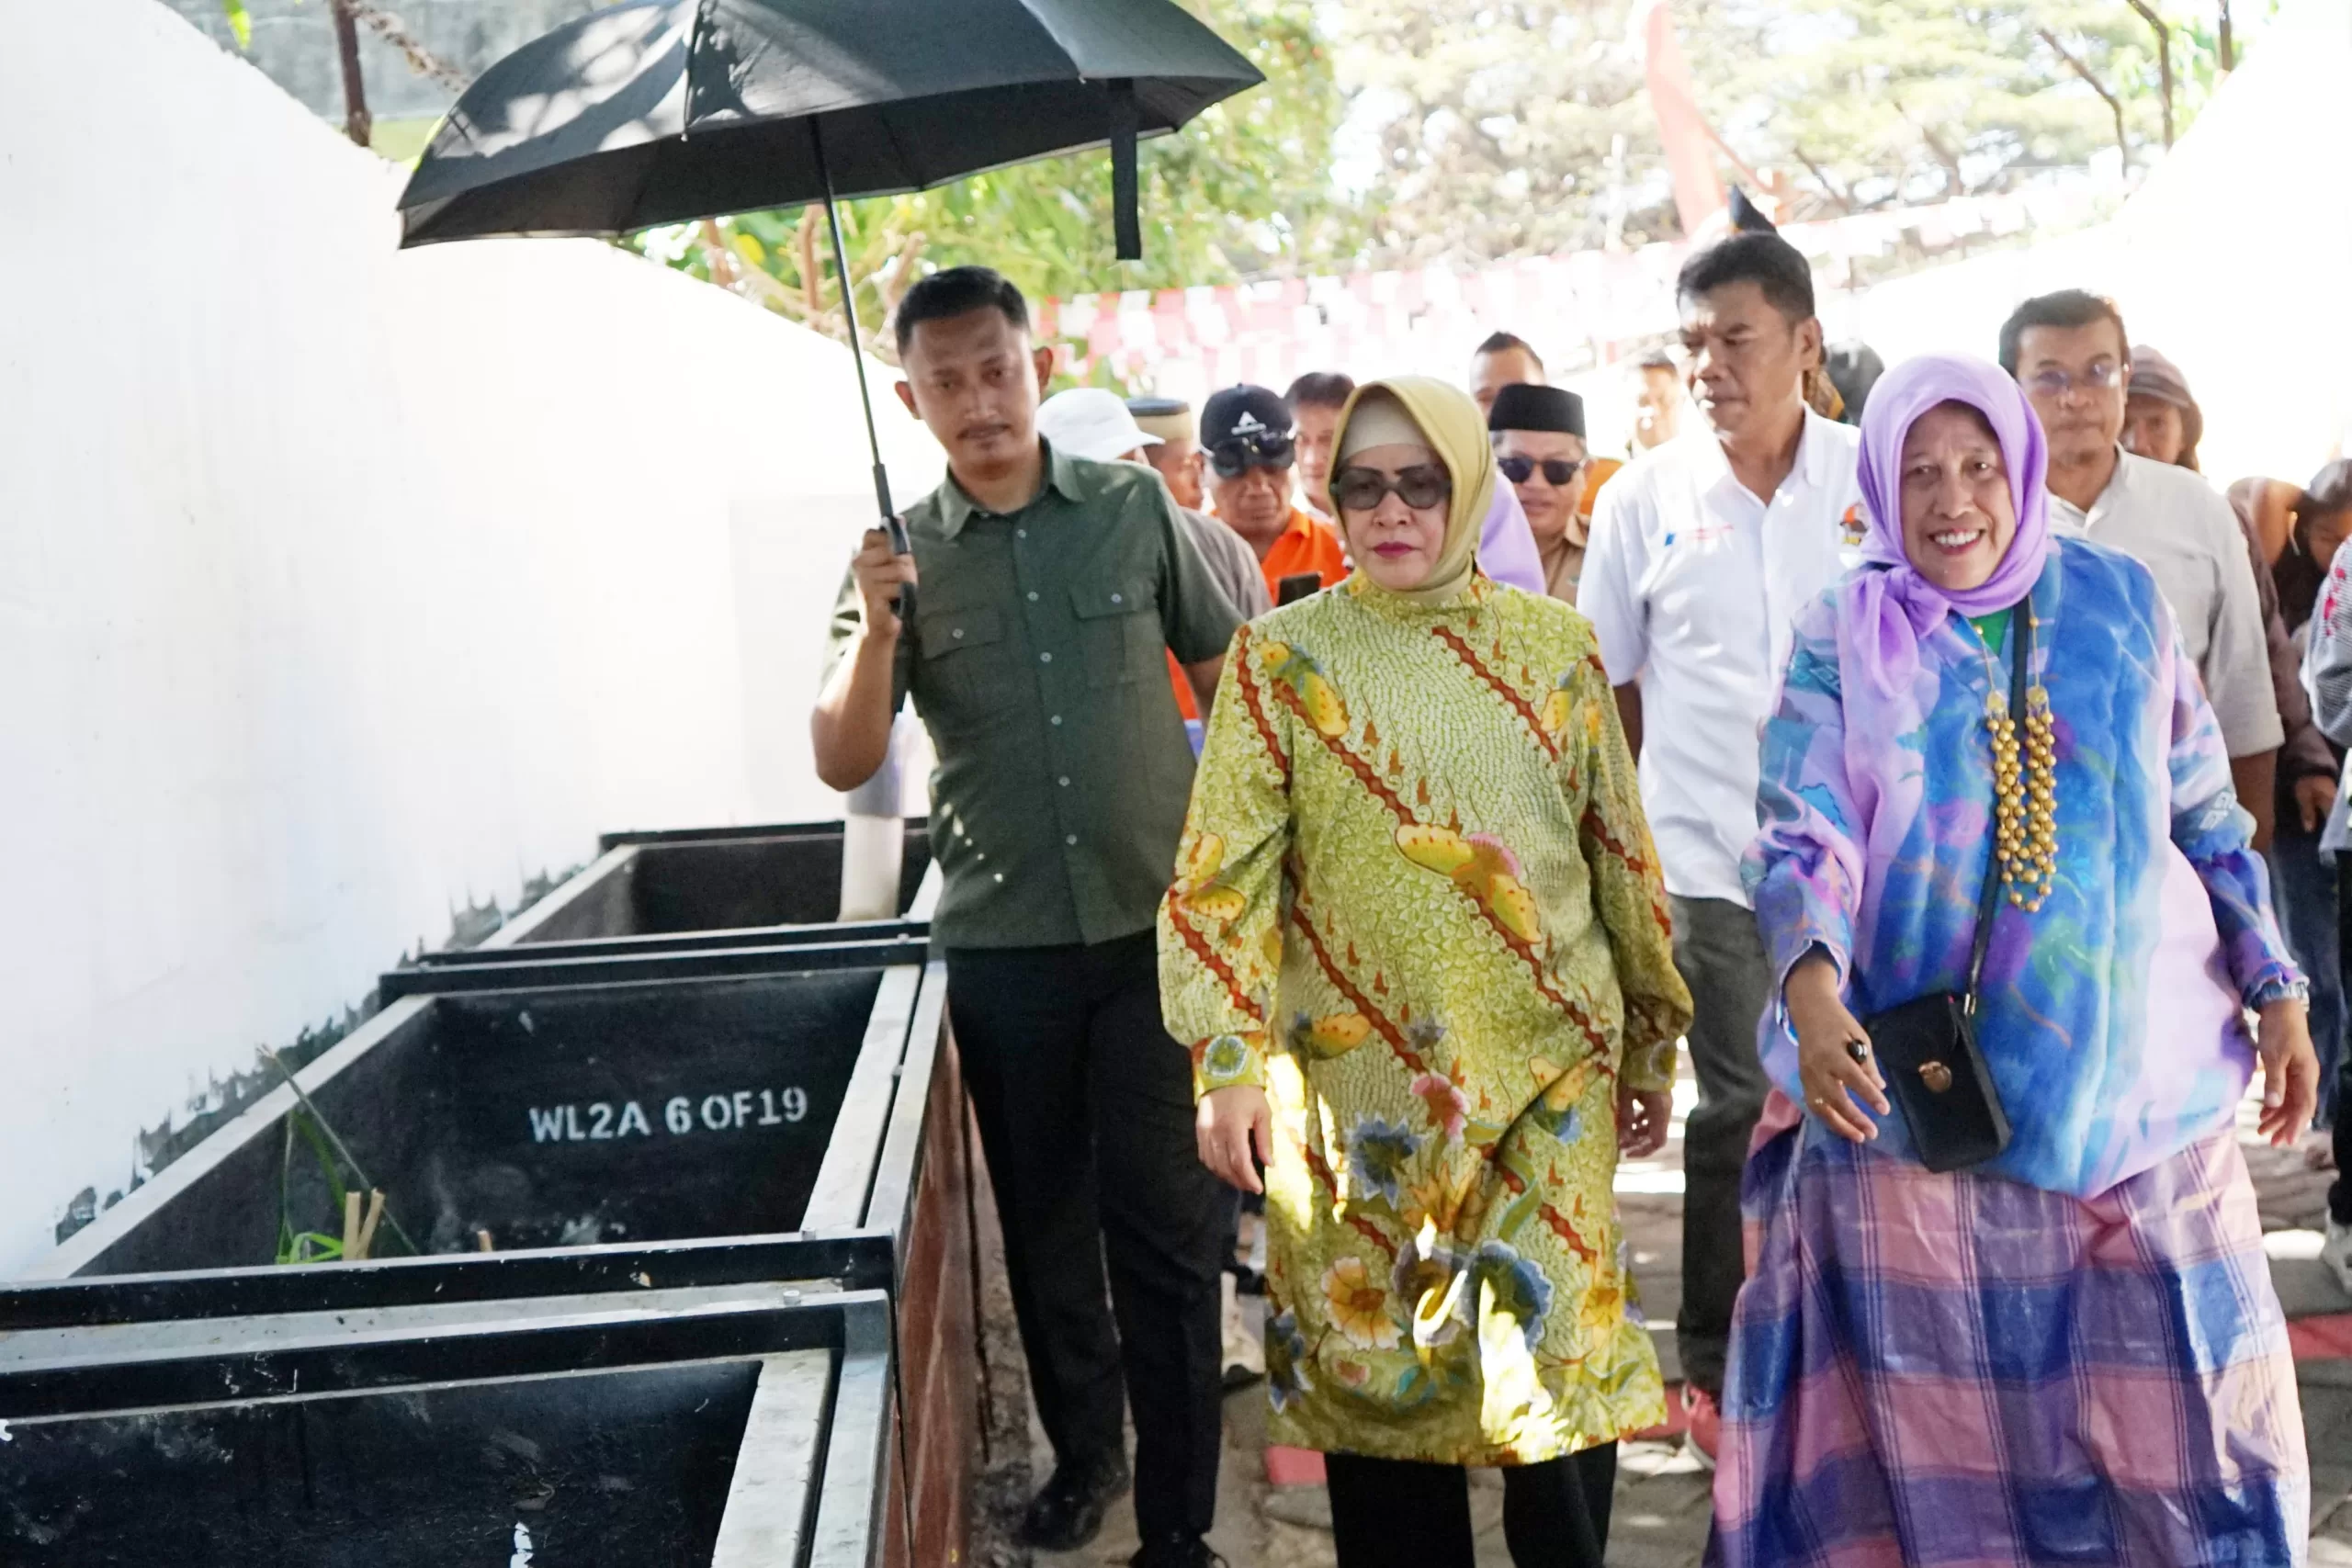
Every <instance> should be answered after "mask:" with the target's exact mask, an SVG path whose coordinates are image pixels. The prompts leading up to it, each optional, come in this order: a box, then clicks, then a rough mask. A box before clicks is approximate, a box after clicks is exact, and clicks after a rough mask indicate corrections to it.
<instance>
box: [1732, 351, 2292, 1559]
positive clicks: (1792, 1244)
mask: <svg viewBox="0 0 2352 1568" xmlns="http://www.w3.org/2000/svg"><path fill="white" fill-rule="evenodd" d="M2043 467H2044V452H2043V446H2042V436H2041V426H2040V424H2039V423H2037V422H2036V421H2035V419H2034V415H2033V413H2032V411H2031V410H2030V407H2029V406H2028V405H2027V403H2026V401H2025V399H2024V397H2023V395H2022V394H2021V393H2020V391H2019V390H2018V387H2017V386H2016V384H2015V383H2014V382H2012V381H2011V380H2010V378H2008V377H2007V376H2006V375H2003V374H2002V373H2001V372H2000V371H1999V370H1997V369H1996V368H1995V367H1992V366H1990V365H1985V364H1982V363H1980V362H1978V361H1975V360H1971V359H1962V358H1946V357H1937V358H1926V359H1916V360H1913V361H1911V362H1910V363H1908V364H1906V365H1903V366H1900V367H1897V368H1895V369H1894V370H1893V371H1892V372H1890V373H1889V374H1888V375H1887V377H1886V378H1885V379H1883V381H1881V382H1880V383H1879V385H1878V387H1877V389H1876V390H1875V391H1874V392H1873V394H1872V395H1871V400H1870V406H1869V409H1868V412H1866V413H1865V415H1864V416H1863V420H1862V450H1861V485H1862V494H1863V497H1864V500H1865V503H1866V505H1867V507H1868V509H1869V512H1870V515H1871V534H1870V541H1869V547H1868V551H1867V558H1868V563H1869V564H1867V565H1865V566H1863V567H1861V568H1860V569H1859V570H1856V571H1854V572H1853V573H1851V574H1850V575H1849V576H1848V577H1847V578H1846V579H1845V580H1844V581H1841V582H1839V583H1838V585H1837V586H1836V587H1835V588H1833V589H1832V590H1831V591H1830V592H1828V593H1826V594H1825V595H1824V596H1823V597H1822V598H1821V599H1820V600H1819V601H1818V602H1816V603H1815V604H1814V605H1812V606H1811V607H1810V608H1809V609H1808V610H1807V611H1806V612H1804V615H1801V616H1800V617H1799V620H1798V624H1797V629H1796V639H1795V643H1794V647H1793V649H1792V655H1791V659H1790V662H1789V667H1788V670H1787V673H1786V675H1785V677H1784V679H1783V683H1782V687H1781V705H1780V708H1779V712H1778V713H1777V715H1776V716H1774V717H1773V718H1772V719H1771V720H1770V722H1769V723H1768V724H1767V725H1766V727H1765V731H1764V736H1763V755H1762V762H1763V769H1762V772H1763V784H1762V789H1761V791H1760V793H1759V796H1758V807H1757V809H1758V818H1759V820H1760V821H1761V824H1762V830H1761V832H1760V834H1759V836H1758V840H1757V841H1756V843H1755V844H1754V846H1753V847H1752V848H1751V849H1750V850H1749V851H1748V854H1747V865H1746V876H1747V886H1748V888H1749V891H1750V893H1751V895H1752V896H1753V899H1754V903H1755V908H1756V918H1757V923H1758V926H1759V927H1760V928H1761V929H1762V932H1763V937H1764V943H1765V947H1766V950H1767V951H1768V952H1769V953H1770V954H1771V958H1772V963H1773V964H1774V966H1775V972H1776V973H1777V975H1778V976H1779V977H1780V980H1781V993H1780V994H1781V1006H1780V1007H1778V1008H1775V1009H1774V1010H1772V1011H1771V1013H1770V1014H1769V1015H1768V1016H1767V1017H1766V1019H1765V1020H1764V1021H1763V1026H1762V1030H1761V1037H1760V1040H1759V1048H1760V1052H1761V1055H1762V1058H1763V1063H1764V1066H1765V1068H1766V1071H1767V1072H1768V1074H1769V1075H1770V1077H1771V1079H1772V1081H1773V1083H1774V1086H1775V1091H1774V1094H1773V1096H1772V1100H1771V1103H1770V1106H1769V1107H1768V1109H1767V1111H1766V1112H1765V1117H1764V1122H1763V1124H1762V1125H1761V1126H1760V1127H1759V1128H1758V1132H1757V1141H1756V1144H1755V1146H1754V1150H1753V1152H1752V1154H1751V1156H1750V1159H1749V1163H1748V1168H1747V1177H1746V1181H1745V1192H1744V1201H1745V1203H1746V1207H1747V1235H1748V1247H1749V1259H1748V1263H1749V1278H1748V1281H1747V1286H1746V1288H1745V1289H1744V1290H1743V1291H1742V1292H1741V1293H1740V1297H1739V1304H1738V1308H1737V1311H1736V1315H1735V1319H1734V1324H1733V1330H1732V1334H1733V1337H1732V1347H1731V1359H1730V1366H1729V1369H1728V1371H1727V1375H1726V1381H1725V1384H1724V1400H1723V1415H1724V1427H1723V1443H1722V1448H1721V1451H1720V1453H1719V1456H1718V1462H1719V1465H1720V1469H1719V1472H1718V1474H1717V1477H1716V1483H1715V1526H1716V1536H1715V1541H1714V1544H1713V1549H1712V1560H1713V1561H1715V1562H1723V1563H1729V1564H1737V1565H1740V1568H1748V1565H1757V1568H1761V1565H1763V1564H1773V1565H1776V1568H1786V1565H1789V1564H1812V1565H1819V1568H1829V1565H1831V1564H1836V1565H1838V1568H1864V1565H1876V1564H1882V1563H1883V1564H1887V1565H1888V1568H1894V1564H1898V1563H1902V1564H1919V1563H1954V1564H1957V1563H1962V1562H1965V1563H1969V1564H1985V1563H2003V1564H2042V1563H2052V1564H2054V1563H2062V1562H2063V1563H2080V1562H2099V1563H2107V1564H2123V1565H2129V1568H2142V1565H2145V1568H2156V1565H2159V1564H2161V1565H2164V1568H2174V1565H2177V1564H2182V1563H2197V1562H2232V1563H2282V1564H2284V1563H2298V1562H2301V1561H2302V1560H2303V1553H2304V1542H2305V1539H2306V1536H2307V1534H2308V1529H2309V1526H2308V1514H2309V1511H2310V1496H2309V1494H2310V1473H2309V1469H2308V1465H2307V1462H2306V1460H2305V1456H2304V1450H2303V1433H2302V1422H2301V1414H2300V1411H2299V1409H2298V1406H2297V1403H2296V1393H2295V1377H2294V1365H2293V1361H2292V1359H2291V1357H2290V1352H2289V1349H2288V1345H2287V1337H2286V1325H2285V1322H2284V1320H2283V1318H2282V1317H2281V1315H2280V1313H2279V1309H2278V1301H2277V1298H2276V1297H2275V1296H2274V1295H2273V1293H2272V1291H2271V1287H2270V1276H2269V1272H2268V1269H2267V1264H2266V1262H2265V1260H2264V1257H2263V1252H2262V1245H2261V1241H2262V1237H2261V1230H2260V1225H2259V1223H2258V1221H2257V1220H2256V1213H2255V1201H2254V1190H2253V1187H2252V1184H2251V1182H2250V1181H2249V1180H2248V1179H2247V1175H2246V1169H2245V1163H2244V1161H2243V1160H2242V1159H2241V1157H2240V1156H2239V1153H2238V1147H2237V1143H2236V1140H2235V1137H2234V1135H2233V1119H2234V1117H2235V1113H2236V1108H2237V1105H2238V1102H2239V1101H2240V1100H2241V1099H2243V1098H2244V1096H2245V1090H2246V1087H2247V1084H2248V1082H2249V1080H2250V1078H2251V1077H2252V1075H2253V1074H2254V1072H2255V1070H2256V1065H2257V1062H2258V1064H2259V1066H2260V1070H2261V1073H2262V1081H2263V1089H2264V1105H2265V1109H2264V1111H2263V1112H2262V1117H2261V1126H2262V1130H2263V1132H2264V1133H2265V1134H2267V1135H2268V1136H2269V1137H2270V1138H2271V1139H2272V1140H2273V1141H2274V1142H2277V1143H2280V1144H2285V1143H2287V1142H2290V1141H2291V1140H2292V1138H2293V1137H2294V1136H2295V1135H2296V1134H2297V1133H2298V1132H2299V1131H2300V1129H2301V1124H2302V1123H2303V1122H2306V1121H2308V1120H2309V1118H2310V1114H2311V1110H2312V1103H2313V1100H2314V1090H2315V1087H2316V1074H2317V1066H2316V1063H2315V1061H2314V1060H2313V1057H2312V1048H2311V1041H2310V1037H2309V1034H2308V1032H2307V1030H2306V1028H2305V1025H2304V1021H2303V1000H2302V998H2303V994H2304V987H2303V982H2302V978H2301V976H2300V975H2298V974H2297V973H2296V971H2295V969H2294V966H2293V964H2292V963H2291V961H2290V959H2289V958H2288V956H2287V951H2286V947H2285V944H2284V943H2283V942H2281V940H2280V938H2279V934H2278V929H2277V927H2276V925H2275V924H2274V923H2273V922H2272V919H2271V916H2270V913H2269V898H2268V893H2267V886H2266V884H2265V881H2264V871H2263V863H2262V861H2261V859H2260V857H2259V856H2257V855H2256V853H2255V852H2253V850H2252V848H2251V847H2250V836H2251V829H2252V820H2251V818H2248V817H2247V816H2246V814H2245V812H2244V811H2242V810H2240V809H2239V807H2238V805H2237V801H2236V799H2235V797H2234V796H2233V795H2232V793H2231V785H2230V772H2229V759H2228V757H2227V756H2226V755H2225V753H2224V751H2223V749H2222V741H2221V737H2220V734H2219V731H2218V730H2217V728H2216V727H2215V724H2214V719H2213V715H2212V711H2211V708H2210V707H2209V706H2208V705H2207V704H2206V701H2205V696H2204V693H2203V691H2202V689H2201V688H2200V687H2199V683H2198V680H2197V675H2196V672H2195V667H2194V666H2192V665H2191V664H2189V663H2188V661H2187V660H2186V658H2185V657H2184V656H2183V654H2182V653H2181V651H2180V646H2179V642H2178V639H2177V637H2176V635H2175V632H2174V627H2173V623H2172V617H2171V613H2170V612H2169V611H2168V610H2167V609H2166V608H2165V604H2164V600H2163V598H2162V596H2161V595H2160V594H2159V593H2158V592H2157V591H2156V586H2155V582H2154V579H2153V578H2151V577H2150V576H2149V574H2148V572H2147V570H2146V569H2145V568H2143V567H2142V566H2140V565H2139V564H2138V563H2136V562H2134V561H2132V560H2131V559H2129V558H2125V557H2123V556H2121V555H2118V554H2116V553H2115V552H2113V551H2111V550H2109V549H2105V548H2103V547H2100V546H2098V545H2095V544H2090V543H2086V542H2084V541H2080V540H2075V539H2058V538H2053V537H2052V536H2051V533H2050V529H2049V525H2048V520H2047V517H2046V515H2045V501H2046V498H2045V495H2044V492H2043V488H2042V483H2043ZM2021 651H2022V652H2023V654H2024V656H2025V657H2026V659H2027V667H2026V671H2025V681H2024V682H2023V684H2024V689H2025V699H2024V703H2023V711H2022V712H2011V711H2010V710H2011V703H2010V696H2009V694H2010V692H2011V688H2012V681H2011V676H2012V669H2011V661H2012V660H2014V659H2016V658H2018V656H2019V654H2020V652H2021ZM1996 850H1997V854H1996ZM1988 875H1990V876H1992V877H1993V878H1994V879H1995V881H1994V888H1993V891H1994V901H1993V905H1992V908H1993V909H1994V911H1995V912H1994V915H1993V919H1992V921H1991V925H1990V927H1989V930H1988V945H1987V949H1986V953H1985V961H1984V965H1983V971H1982V979H1981V982H1980V985H1979V988H1978V1001H1977V1005H1976V1008H1975V1011H1974V1015H1973V1022H1974V1029H1975V1034H1976V1040H1977V1043H1978V1045H1979V1046H1980V1048H1981V1050H1982V1053H1983V1056H1984V1060H1985V1068H1986V1071H1987V1074H1988V1076H1989V1078H1990V1080H1991V1083H1992V1085H1993V1088H1994V1089H1995V1090H1996V1093H1997V1095H1998V1097H1999V1099H2000V1101H2001V1103H2002V1105H2003V1106H2004V1107H2005V1108H2006V1111H2007V1118H2008V1121H2009V1123H2010V1126H2011V1135H2010V1138H2009V1141H2008V1143H2007V1145H2006V1146H2005V1147H2004V1148H2002V1149H2001V1151H2000V1152H1999V1153H1998V1154H1996V1155H1994V1156H1992V1157H1990V1158H1989V1159H1985V1160H1984V1161H1982V1162H1981V1163H1977V1164H1974V1165H1973V1166H1969V1167H1967V1168H1962V1169H1955V1170H1948V1171H1946V1172H1944V1173H1942V1174H1938V1173H1935V1172H1931V1171H1929V1170H1928V1169H1927V1168H1926V1167H1925V1165H1924V1164H1923V1163H1921V1159H1920V1156H1919V1155H1918V1153H1917V1148H1916V1146H1915V1145H1914V1143H1913V1140H1912V1138H1911V1136H1910V1133H1909V1129H1908V1128H1907V1126H1906V1124H1905V1120H1904V1118H1903V1117H1902V1116H1901V1115H1899V1114H1895V1113H1894V1111H1893V1107H1892V1104H1891V1101H1890V1100H1889V1098H1888V1095H1887V1092H1886V1080H1885V1079H1884V1078H1883V1077H1882V1076H1881V1071H1880V1061H1879V1057H1878V1055H1877V1052H1876V1051H1875V1049H1874V1048H1873V1046H1872V1043H1871V1038H1870V1033H1869V1031H1868V1030H1867V1029H1866V1028H1865V1027H1864V1025H1863V1024H1862V1022H1861V1021H1862V1020H1864V1019H1870V1018H1874V1017H1877V1016H1879V1015H1882V1014H1883V1013H1885V1012H1886V1011H1887V1010H1890V1009H1893V1008H1896V1007H1899V1006H1901V1005H1902V1004H1904V1003H1906V1002H1909V1001H1912V1000H1914V999H1916V998H1922V997H1929V996H1934V995H1937V994H1939V993H1940V994H1951V995H1960V994H1962V993H1965V992H1966V991H1967V989H1968V982H1969V974H1970V969H1971V961H1972V956H1973V951H1972V950H1973V939H1974V936H1975V931H1976V924H1977V908H1978V900H1979V897H1980V891H1981V890H1982V889H1983V888H1984V887H1985V879H1986V877H1987V876H1988ZM2249 1011H2253V1012H2256V1013H2258V1014H2259V1015H2260V1019H2261V1023H2260V1028H2259V1032H2258V1038H2249V1037H2248V1032H2247V1030H2246V1027H2245V1016H2246V1014H2247V1012H2249ZM1890 1070H1891V1069H1890ZM1919 1076H1920V1077H1921V1078H1922V1079H1923V1080H1925V1081H1927V1082H1928V1087H1929V1088H1931V1089H1932V1088H1935V1087H1936V1085H1935V1082H1934V1080H1933V1078H1932V1077H1930V1076H1929V1075H1928V1073H1927V1072H1922V1073H1920V1075H1919ZM1946 1081H1947V1082H1949V1076H1948V1075H1947V1079H1946Z"/></svg>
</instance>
